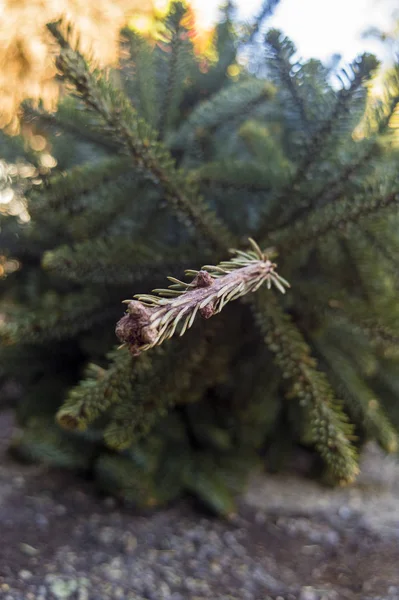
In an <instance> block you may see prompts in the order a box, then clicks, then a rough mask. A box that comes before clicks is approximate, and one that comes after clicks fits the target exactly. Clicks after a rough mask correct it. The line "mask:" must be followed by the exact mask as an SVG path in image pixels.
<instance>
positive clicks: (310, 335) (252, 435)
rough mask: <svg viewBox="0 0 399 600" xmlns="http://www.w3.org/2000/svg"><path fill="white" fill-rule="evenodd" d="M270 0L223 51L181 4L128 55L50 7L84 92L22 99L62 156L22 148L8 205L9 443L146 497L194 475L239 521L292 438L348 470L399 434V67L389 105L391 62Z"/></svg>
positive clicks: (167, 496)
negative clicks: (335, 50) (99, 51)
mask: <svg viewBox="0 0 399 600" xmlns="http://www.w3.org/2000/svg"><path fill="white" fill-rule="evenodd" d="M275 5H276V2H271V1H269V2H265V4H264V6H263V7H262V11H261V13H260V15H259V17H258V19H257V20H256V21H255V22H254V23H253V24H252V25H251V27H241V28H240V27H239V24H237V23H235V22H234V19H233V10H232V6H231V5H230V4H228V5H227V8H226V10H225V14H224V19H223V20H222V22H221V23H220V24H219V25H218V27H217V29H216V33H215V40H214V45H215V55H216V58H214V59H206V60H205V59H204V58H203V57H198V56H197V55H196V53H195V51H194V49H193V47H192V44H191V39H192V30H191V29H190V19H189V16H188V13H187V11H186V8H185V7H184V5H183V4H181V3H180V2H176V3H174V4H172V6H171V8H170V12H169V14H168V16H167V18H166V19H165V21H164V22H162V23H159V38H158V39H157V40H156V41H151V40H147V39H144V38H143V37H140V36H139V35H138V34H137V33H135V32H133V31H130V30H125V31H123V32H122V39H121V62H120V69H119V70H118V71H110V72H103V71H100V70H98V69H97V68H96V65H95V61H94V60H93V59H92V58H87V57H86V56H84V55H83V54H82V53H81V52H80V50H79V42H78V41H77V40H76V36H75V34H74V32H73V30H72V28H71V27H70V26H67V25H65V24H63V23H52V24H50V25H49V30H50V32H51V33H52V35H53V37H54V39H55V41H56V42H57V45H58V54H57V58H56V65H57V68H58V71H59V75H60V78H61V79H62V81H63V83H64V86H65V89H66V90H67V92H68V94H67V95H66V96H65V97H64V98H63V99H62V100H61V102H60V106H59V108H58V111H57V112H56V113H54V114H47V113H46V112H45V111H44V110H43V109H42V107H40V106H39V107H33V106H30V105H26V106H24V108H23V117H22V118H23V121H24V123H26V124H27V126H29V127H30V128H31V129H32V130H33V132H39V133H40V134H41V135H44V136H46V139H47V141H48V142H47V143H48V144H49V147H50V148H51V154H52V155H53V156H54V157H55V159H56V161H57V166H56V167H54V168H52V169H45V168H43V167H42V166H41V165H42V163H41V155H40V152H38V153H36V154H35V153H33V155H32V152H30V154H29V155H27V154H25V160H28V161H29V163H30V164H31V165H32V163H33V170H32V173H31V175H30V176H29V177H25V179H24V180H23V182H22V183H21V178H20V177H19V176H18V173H14V174H13V177H14V178H15V179H16V181H15V186H14V189H15V195H16V197H18V198H19V199H20V202H21V203H22V204H23V205H24V206H25V204H26V209H27V211H28V213H29V215H30V220H29V221H28V220H27V219H25V220H21V219H18V217H16V216H15V214H14V215H13V214H6V211H3V212H2V213H1V214H0V227H1V229H0V249H1V253H0V254H1V257H0V259H1V261H2V262H1V263H0V268H2V269H3V271H2V272H3V273H4V276H3V279H2V280H1V281H0V289H1V294H2V296H1V298H2V300H1V306H0V312H1V314H2V321H1V323H2V324H1V328H0V335H1V341H2V347H1V350H0V353H1V359H2V361H1V364H2V367H1V369H2V371H1V373H0V376H1V377H3V378H4V377H18V380H19V382H20V383H21V384H22V385H23V386H24V392H23V397H22V399H21V402H20V403H19V405H18V407H17V413H18V417H19V421H20V425H21V432H20V433H19V434H18V436H17V437H16V438H15V440H14V442H13V447H12V448H13V452H14V453H15V454H17V455H19V456H21V457H24V458H25V459H27V460H42V461H45V462H47V463H48V464H51V465H59V466H63V467H69V468H74V469H79V470H82V469H83V470H84V471H88V472H90V473H91V474H92V475H93V476H94V477H95V478H96V480H97V481H98V483H99V485H100V487H102V489H103V490H105V491H106V492H107V493H112V494H115V495H117V496H118V497H120V498H122V499H124V500H127V501H129V502H132V503H133V504H134V505H136V506H138V507H151V506H156V505H159V504H163V503H165V502H168V501H170V500H172V499H173V498H175V497H177V496H178V495H179V494H181V493H182V492H184V491H185V490H186V491H190V492H192V493H194V494H196V495H197V496H199V497H200V498H201V499H202V500H203V501H204V502H205V503H206V504H207V505H208V506H210V507H211V508H212V509H213V510H215V511H217V512H219V513H222V514H225V515H228V514H230V513H232V512H234V497H235V496H236V494H237V493H238V492H239V491H240V490H241V489H242V487H243V485H244V484H245V481H246V478H247V476H248V474H249V472H250V471H251V469H253V468H255V467H259V466H260V465H261V464H262V463H263V464H265V463H266V464H267V465H268V466H269V468H271V469H274V468H276V466H277V465H278V464H280V462H281V460H280V457H281V456H282V455H283V454H285V452H286V449H287V447H288V446H289V445H291V446H294V445H302V446H305V447H307V448H310V449H314V450H315V455H316V456H320V457H321V459H322V462H323V463H324V465H325V472H326V475H327V479H328V480H329V481H335V482H339V483H350V482H352V481H353V480H354V479H355V478H356V475H357V473H358V454H359V450H360V446H361V444H362V443H363V442H364V441H365V440H367V439H370V438H373V439H376V440H377V441H378V443H379V444H380V445H381V446H382V447H383V448H384V449H385V450H387V451H389V452H394V451H396V449H397V427H398V425H399V419H398V417H397V415H398V411H397V408H396V409H395V399H396V396H397V393H398V390H399V383H398V377H397V374H396V373H395V364H396V362H395V361H397V360H398V358H399V352H398V340H399V312H398V303H397V300H396V298H397V292H398V286H397V265H398V262H399V259H398V256H399V255H398V250H399V246H398V240H397V226H398V215H397V206H398V203H399V184H398V178H397V158H398V156H397V154H396V151H395V149H394V148H393V147H392V144H391V137H390V120H391V117H392V114H393V113H394V111H395V108H396V106H397V104H398V101H399V81H398V71H395V72H394V73H391V74H390V80H389V85H387V92H386V94H387V102H386V103H385V104H384V105H383V106H374V107H373V108H372V110H371V109H370V106H368V105H367V84H368V82H369V81H370V80H371V77H372V76H373V73H374V72H375V70H376V68H377V66H378V65H377V61H376V59H375V58H374V57H373V56H371V55H367V54H366V55H364V56H362V57H360V58H358V59H356V60H355V61H354V62H353V64H352V65H351V66H350V67H349V68H348V69H347V70H346V71H344V72H343V73H340V74H337V73H332V72H331V71H329V70H328V69H327V68H326V67H325V66H324V65H322V64H321V63H320V62H319V61H316V60H310V61H307V62H298V61H296V59H295V48H294V46H293V44H292V42H291V41H290V40H288V39H287V38H285V37H284V36H283V35H282V34H281V32H279V31H276V30H270V31H268V32H267V33H266V35H264V34H263V33H262V31H263V21H264V19H265V18H267V16H268V15H269V14H270V13H271V12H272V10H273V8H274V6H275ZM249 48H250V50H249ZM240 53H242V55H243V56H244V57H246V58H247V63H248V64H247V66H242V65H240V63H239V57H240V56H241V54H240ZM232 67H233V68H232ZM337 80H339V81H340V84H339V87H338V89H337V85H336V84H333V82H334V81H337ZM363 115H366V117H365V118H363ZM1 143H2V146H3V145H4V146H5V148H6V149H7V156H5V158H7V161H8V162H9V163H11V162H13V158H14V157H17V156H21V155H22V145H21V144H19V142H17V140H15V139H11V140H10V141H9V142H7V140H6V138H5V137H4V139H3V137H2V138H1ZM18 177H19V178H18ZM24 203H25V204H24ZM252 238H253V239H252ZM248 240H249V241H248ZM253 240H256V242H255V241H253ZM231 248H236V249H237V250H235V251H234V255H233V257H232V258H230V259H229V251H230V249H231ZM274 260H275V261H276V262H277V263H278V272H277V270H276V269H277V265H276V264H275V263H274V262H272V261H274ZM7 265H8V266H7ZM10 265H11V266H10ZM184 272H185V273H186V278H188V280H182V279H181V278H182V277H184ZM280 273H281V275H280ZM167 275H169V281H170V284H171V285H170V287H169V288H167V289H163V288H162V287H160V286H161V285H162V282H163V281H164V280H165V277H166V276H167ZM190 278H191V279H190ZM288 281H289V284H288ZM154 287H155V289H153V288H154ZM268 288H269V289H268ZM271 288H273V289H271ZM151 290H153V292H152V293H149V292H150V291H151ZM285 292H286V293H285ZM128 295H132V300H128V301H127V312H126V313H125V315H124V316H122V315H121V308H120V307H121V301H123V300H124V299H125V298H126V296H128ZM219 313H220V314H219ZM210 317H212V318H211V319H210V320H209V321H208V319H209V318H210ZM118 319H119V321H118ZM116 323H118V324H117V326H116V334H117V336H118V337H119V339H120V341H121V342H122V346H123V347H122V348H119V349H117V348H116V347H115V345H116V341H117V340H116V337H115V324H116ZM178 335H180V337H178ZM172 337H173V338H174V339H169V338H172ZM56 414H57V416H56V419H55V415H56ZM294 447H295V446H294Z"/></svg>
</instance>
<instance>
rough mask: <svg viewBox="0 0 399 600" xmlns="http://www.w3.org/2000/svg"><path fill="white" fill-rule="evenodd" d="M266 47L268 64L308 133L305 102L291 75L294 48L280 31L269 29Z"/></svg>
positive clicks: (296, 81) (296, 82)
mask: <svg viewBox="0 0 399 600" xmlns="http://www.w3.org/2000/svg"><path fill="white" fill-rule="evenodd" d="M265 41H266V47H267V50H268V54H269V56H268V58H269V62H270V64H271V65H272V66H273V68H274V69H276V70H277V71H278V74H279V79H280V80H281V83H282V84H283V85H284V86H285V87H286V89H287V90H288V92H289V94H290V95H291V98H292V100H293V102H294V106H295V107H296V109H297V110H298V113H299V115H300V117H301V120H302V124H303V128H304V130H305V131H307V132H309V129H310V122H309V118H308V114H307V112H308V110H307V107H306V105H305V101H304V99H303V98H302V96H301V89H300V86H299V85H298V78H297V77H295V76H294V75H293V73H292V66H293V65H292V64H291V59H292V57H293V56H294V54H295V52H296V48H295V46H294V45H293V43H292V42H291V40H289V39H288V38H287V37H284V38H282V34H281V31H279V30H278V29H270V30H269V31H268V32H267V34H266V38H265Z"/></svg>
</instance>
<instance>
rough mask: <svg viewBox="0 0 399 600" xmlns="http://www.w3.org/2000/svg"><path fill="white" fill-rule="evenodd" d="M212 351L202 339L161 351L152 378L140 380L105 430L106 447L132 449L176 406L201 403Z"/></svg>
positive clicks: (149, 375) (116, 408)
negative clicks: (205, 373)
mask: <svg viewBox="0 0 399 600" xmlns="http://www.w3.org/2000/svg"><path fill="white" fill-rule="evenodd" d="M208 350H209V348H208V344H207V342H206V339H205V336H201V335H200V336H198V337H197V338H196V339H195V341H194V340H192V341H191V343H189V344H187V343H186V344H179V345H176V346H174V347H173V348H172V347H170V346H169V347H168V349H167V351H166V352H165V351H164V350H163V349H159V348H157V349H156V354H155V355H153V356H152V360H151V374H150V373H148V372H147V373H145V374H144V375H143V377H138V378H137V379H136V382H135V385H134V392H133V395H132V397H131V398H130V401H127V402H126V401H124V402H122V403H119V404H118V405H117V406H116V407H115V410H114V412H113V415H112V418H111V421H110V423H109V424H108V425H107V427H106V428H105V430H104V440H105V442H106V444H107V445H108V446H110V447H111V448H114V449H118V450H123V449H125V448H128V447H130V446H131V445H132V444H133V443H137V442H138V441H139V440H140V439H143V438H144V437H146V436H147V435H148V434H149V432H150V431H151V430H152V429H153V427H154V426H155V425H156V423H158V422H159V421H160V420H161V419H162V418H165V416H166V415H167V413H168V411H169V410H170V409H171V408H172V407H173V406H175V405H177V404H179V403H184V404H186V403H189V402H195V401H198V400H199V399H200V398H201V396H202V394H203V392H204V388H205V386H206V381H207V378H206V376H205V375H204V373H203V372H202V368H201V365H203V363H204V359H205V358H206V353H207V351H208ZM199 377H203V380H202V382H199V381H198V379H199Z"/></svg>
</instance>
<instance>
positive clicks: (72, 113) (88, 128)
mask: <svg viewBox="0 0 399 600" xmlns="http://www.w3.org/2000/svg"><path fill="white" fill-rule="evenodd" d="M22 119H23V120H24V121H25V122H26V123H32V122H33V123H37V124H39V125H40V126H41V127H43V128H44V129H45V130H50V131H52V130H55V131H65V132H66V133H69V134H70V135H73V136H76V137H78V138H79V139H81V140H83V141H85V142H88V143H91V144H95V145H96V146H99V147H102V148H103V149H104V150H106V151H108V152H115V150H117V149H118V144H117V143H116V142H115V141H114V140H111V139H110V138H107V137H105V136H104V135H103V132H102V131H101V130H100V129H99V127H98V124H97V123H91V122H90V120H89V119H88V118H87V113H84V112H83V111H82V110H79V107H78V106H76V102H74V103H73V104H72V103H71V102H70V99H69V98H66V99H64V100H63V101H62V102H60V104H59V106H58V109H57V112H56V113H55V114H53V113H49V112H46V111H45V110H43V109H42V108H40V107H35V106H32V104H30V103H29V102H26V103H25V104H24V105H23V107H22Z"/></svg>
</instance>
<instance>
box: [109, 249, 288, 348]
mask: <svg viewBox="0 0 399 600" xmlns="http://www.w3.org/2000/svg"><path fill="white" fill-rule="evenodd" d="M250 242H251V246H252V248H253V249H252V250H249V251H247V252H242V251H240V250H233V251H232V252H233V253H234V254H235V256H234V258H232V259H231V260H229V261H223V262H221V263H220V264H219V265H217V266H212V265H205V266H204V267H202V270H201V271H192V270H189V271H186V274H187V275H191V276H193V277H194V278H193V280H192V282H191V283H185V282H183V281H179V280H178V279H175V278H174V277H169V280H170V281H172V285H171V286H170V287H169V288H168V289H165V290H163V289H157V290H154V292H155V293H156V294H157V295H147V294H138V295H137V296H135V298H137V300H125V303H127V304H128V309H127V314H126V315H125V316H124V317H122V319H121V320H120V321H119V322H118V324H117V326H116V335H117V337H118V338H119V340H120V341H121V342H122V344H123V345H125V344H127V345H128V346H129V348H130V351H131V353H132V354H133V355H134V356H137V355H138V354H140V353H141V352H143V351H145V350H148V349H149V348H152V347H153V346H156V345H159V344H161V343H162V342H163V341H165V340H166V339H169V338H171V337H172V336H173V335H174V333H175V332H176V329H177V327H178V325H179V326H180V336H182V335H183V334H184V333H185V332H186V331H187V329H189V328H190V327H191V326H192V324H193V322H194V319H195V317H196V315H197V313H199V314H200V315H201V316H202V317H203V318H204V319H209V318H210V317H212V316H213V315H215V314H217V313H219V312H220V311H221V310H222V309H223V307H224V306H225V305H226V304H227V303H228V302H231V301H232V300H236V299H237V298H240V297H241V296H244V295H246V294H248V293H250V292H255V291H256V290H258V289H259V288H260V287H261V285H263V284H264V283H266V285H267V287H268V288H269V289H270V288H271V286H272V285H274V286H275V287H276V288H277V289H278V290H280V292H282V293H285V288H287V287H289V284H288V282H287V281H286V280H285V279H283V278H282V277H281V276H280V275H278V274H277V273H276V271H275V268H276V264H275V263H272V262H271V261H270V260H269V259H268V257H267V254H266V253H264V252H262V251H261V250H260V248H259V246H258V245H257V244H256V243H255V242H254V241H253V240H250Z"/></svg>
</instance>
